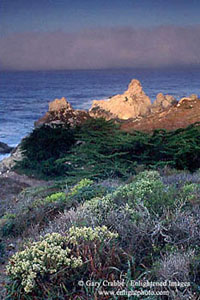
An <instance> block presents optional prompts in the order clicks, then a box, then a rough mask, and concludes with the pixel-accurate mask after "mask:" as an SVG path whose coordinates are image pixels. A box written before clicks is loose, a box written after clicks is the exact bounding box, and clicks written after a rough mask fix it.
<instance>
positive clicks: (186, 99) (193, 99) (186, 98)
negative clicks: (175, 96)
mask: <svg viewBox="0 0 200 300" xmlns="http://www.w3.org/2000/svg"><path fill="white" fill-rule="evenodd" d="M196 100H198V96H197V95H196V94H192V95H190V96H189V97H183V98H181V99H180V101H179V103H178V106H180V105H181V104H182V103H187V102H188V101H196ZM187 104H189V102H188V103H187ZM189 105H190V104H189Z"/></svg>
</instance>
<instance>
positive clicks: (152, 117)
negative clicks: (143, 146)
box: [121, 97, 200, 132]
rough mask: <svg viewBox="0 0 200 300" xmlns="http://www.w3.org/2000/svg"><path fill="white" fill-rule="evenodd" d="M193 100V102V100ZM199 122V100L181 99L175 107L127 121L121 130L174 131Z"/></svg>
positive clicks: (196, 98)
mask: <svg viewBox="0 0 200 300" xmlns="http://www.w3.org/2000/svg"><path fill="white" fill-rule="evenodd" d="M194 99H195V100H194ZM197 122H198V123H199V122H200V99H198V97H195V98H193V99H192V98H191V97H188V98H182V99H181V101H180V102H179V103H178V104H177V105H172V106H170V107H168V108H166V109H164V110H161V111H157V112H155V113H151V114H149V115H148V116H145V117H144V118H141V119H140V120H128V121H126V122H124V123H123V124H122V126H121V129H123V130H126V131H132V130H140V131H146V132H151V131H153V130H155V129H166V130H175V129H178V128H185V127H187V126H189V125H191V124H194V123H197Z"/></svg>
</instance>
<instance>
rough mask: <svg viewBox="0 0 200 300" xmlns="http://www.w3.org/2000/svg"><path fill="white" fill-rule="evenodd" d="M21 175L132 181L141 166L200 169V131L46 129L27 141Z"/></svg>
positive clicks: (99, 123)
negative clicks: (23, 173) (125, 179)
mask: <svg viewBox="0 0 200 300" xmlns="http://www.w3.org/2000/svg"><path fill="white" fill-rule="evenodd" d="M21 148H22V150H23V154H24V158H23V159H22V161H21V162H18V163H17V164H16V169H17V170H18V171H21V172H26V173H28V174H34V175H35V176H39V177H43V178H46V179H47V178H51V177H53V178H54V179H55V177H63V176H67V177H68V180H69V182H70V180H71V182H73V180H75V181H77V180H78V179H82V178H85V177H87V178H90V179H92V180H95V179H98V178H101V179H103V178H108V177H121V178H128V177H129V176H130V174H131V173H132V174H134V170H135V168H136V167H137V166H138V165H144V166H146V167H148V168H158V167H164V166H166V165H168V166H170V167H173V168H176V169H180V170H189V171H192V172H193V171H195V170H197V169H198V168H200V158H199V157H200V125H199V123H197V124H193V125H190V126H189V127H187V128H182V129H177V130H175V131H169V132H168V131H166V130H155V131H154V132H153V133H151V134H147V133H142V132H138V131H133V132H132V133H126V132H123V131H121V130H120V129H119V126H118V125H116V124H114V122H113V121H105V120H104V119H96V120H95V119H92V120H89V121H87V122H86V123H85V124H83V125H82V126H81V127H76V128H74V129H70V128H63V127H60V126H58V127H53V128H52V127H50V126H42V127H40V128H37V129H34V131H33V132H32V133H31V134H30V135H29V136H28V137H27V138H25V139H24V140H23V142H22V145H21Z"/></svg>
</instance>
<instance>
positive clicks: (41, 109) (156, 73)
mask: <svg viewBox="0 0 200 300" xmlns="http://www.w3.org/2000/svg"><path fill="white" fill-rule="evenodd" d="M133 78H136V79H138V80H140V81H141V83H142V86H143V89H144V91H145V93H146V94H147V95H148V96H149V97H150V98H151V100H152V101H153V100H155V97H156V95H157V93H159V92H162V93H164V94H170V95H173V96H175V97H176V98H177V99H180V97H183V96H189V95H190V94H191V93H195V94H198V95H199V96H200V69H195V68H187V69H114V70H81V71H80V70H73V71H35V72H34V71H28V72H27V71H26V72H25V71H23V72H19V71H16V72H11V71H10V72H0V141H2V142H5V143H7V144H9V145H11V146H15V145H17V144H18V143H19V142H20V140H21V138H22V137H24V136H25V135H27V133H29V132H30V131H31V130H32V129H33V126H34V122H35V121H36V120H37V119H38V118H39V117H41V116H42V115H43V114H44V113H45V112H46V111H47V110H48V103H49V102H50V101H52V100H54V99H55V98H61V97H66V98H67V100H68V101H69V102H70V103H71V104H72V106H73V108H79V109H88V108H89V107H90V106H91V104H92V100H95V99H106V98H108V97H110V96H112V95H115V94H119V93H123V92H124V91H125V90H126V89H127V87H128V84H129V82H130V80H131V79H133ZM0 159H1V157H0Z"/></svg>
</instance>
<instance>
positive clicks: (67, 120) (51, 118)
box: [35, 97, 90, 127]
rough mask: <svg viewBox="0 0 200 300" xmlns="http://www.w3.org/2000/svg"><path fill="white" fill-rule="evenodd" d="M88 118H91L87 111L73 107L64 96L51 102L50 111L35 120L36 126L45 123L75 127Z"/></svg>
mask: <svg viewBox="0 0 200 300" xmlns="http://www.w3.org/2000/svg"><path fill="white" fill-rule="evenodd" d="M88 119H90V116H89V114H88V112H87V111H84V110H75V109H73V108H72V106H71V104H70V103H69V102H67V100H66V98H64V97H63V98H61V99H55V100H54V101H52V102H50V103H49V111H48V112H46V113H45V115H44V116H43V117H41V118H40V119H39V120H38V121H36V122H35V127H38V126H42V125H44V124H45V125H49V126H51V127H54V126H58V125H61V126H64V125H69V126H71V127H74V126H76V125H81V124H82V123H83V122H85V121H86V120H88Z"/></svg>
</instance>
